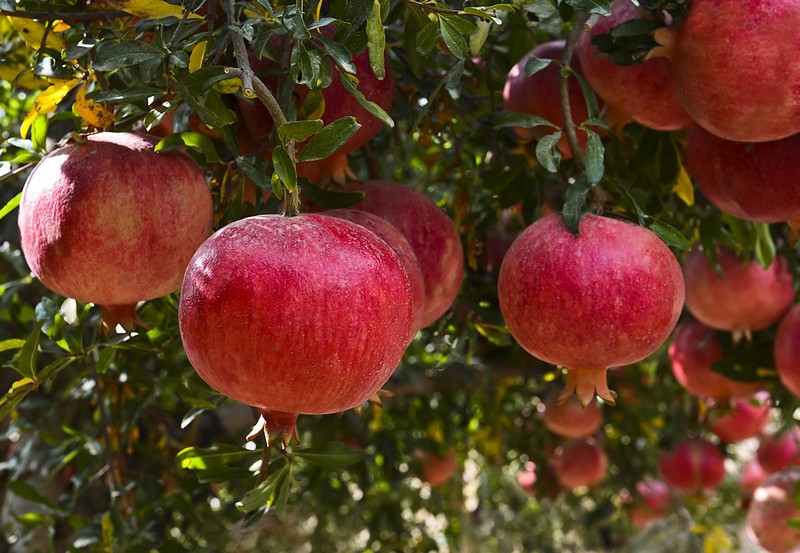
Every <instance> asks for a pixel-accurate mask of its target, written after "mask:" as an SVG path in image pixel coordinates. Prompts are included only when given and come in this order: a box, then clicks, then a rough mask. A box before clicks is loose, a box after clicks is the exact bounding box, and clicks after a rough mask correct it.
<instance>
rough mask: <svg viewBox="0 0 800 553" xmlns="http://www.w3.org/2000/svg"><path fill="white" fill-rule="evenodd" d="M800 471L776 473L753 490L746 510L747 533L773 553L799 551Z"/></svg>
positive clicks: (793, 552)
mask: <svg viewBox="0 0 800 553" xmlns="http://www.w3.org/2000/svg"><path fill="white" fill-rule="evenodd" d="M798 483H800V473H798V472H790V473H781V474H774V475H772V476H770V477H769V478H768V479H767V480H765V481H764V483H763V484H761V486H759V487H758V488H757V489H756V491H755V492H754V493H753V501H752V502H751V503H750V508H749V509H748V511H747V535H748V536H749V537H750V539H752V540H753V541H754V542H755V543H757V544H758V545H760V546H761V547H763V548H764V549H766V550H767V551H769V552H770V553H798V552H800V528H797V527H796V526H792V525H791V522H793V521H796V520H798V519H800V507H798V506H797V500H796V497H797V489H798Z"/></svg>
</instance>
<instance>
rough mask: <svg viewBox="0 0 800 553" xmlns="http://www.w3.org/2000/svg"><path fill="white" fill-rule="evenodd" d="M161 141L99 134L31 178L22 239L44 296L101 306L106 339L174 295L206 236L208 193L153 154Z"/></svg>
mask: <svg viewBox="0 0 800 553" xmlns="http://www.w3.org/2000/svg"><path fill="white" fill-rule="evenodd" d="M157 142H158V138H155V137H152V136H147V135H142V134H135V133H111V132H103V133H99V134H94V135H90V136H88V137H86V140H85V141H84V142H76V143H73V144H69V145H68V146H65V147H63V148H59V149H58V150H55V151H54V152H52V153H50V154H48V155H47V156H46V157H44V159H42V160H41V161H40V162H39V164H38V165H37V166H36V167H35V168H34V170H33V171H32V172H31V174H30V175H29V176H28V180H27V182H26V183H25V188H24V190H23V192H22V200H21V202H20V211H19V230H20V235H21V237H22V251H23V252H24V254H25V259H26V260H27V262H28V265H29V266H30V268H31V270H32V271H33V272H34V274H35V275H36V276H37V277H38V278H39V280H41V281H42V284H44V285H45V286H46V287H48V288H49V289H51V290H53V291H54V292H57V293H59V294H61V295H63V296H68V297H71V298H74V299H76V300H79V301H85V302H92V303H96V304H98V305H100V306H101V308H102V311H103V326H104V328H105V329H106V330H107V331H110V330H113V329H114V328H115V327H116V325H117V324H121V325H122V326H123V327H124V328H125V329H126V330H132V329H133V327H134V325H135V323H136V322H137V321H138V319H137V317H136V312H135V308H136V303H137V302H139V301H142V300H149V299H153V298H157V297H160V296H164V295H166V294H169V293H171V292H174V291H175V290H177V289H178V288H180V284H181V279H182V277H183V273H184V271H185V270H186V265H187V264H188V263H189V259H191V257H192V254H193V253H194V251H195V250H196V249H197V247H198V246H199V245H200V244H202V243H203V240H205V239H206V238H207V237H208V235H209V234H211V230H212V224H213V206H212V201H211V193H210V191H209V189H208V185H207V184H206V181H205V178H204V176H203V173H202V172H201V171H200V168H199V167H198V166H197V164H196V163H195V162H194V161H193V160H192V159H191V158H190V157H189V156H187V155H185V154H183V153H180V152H169V153H164V154H157V153H156V152H154V151H153V147H154V146H155V144H156V143H157Z"/></svg>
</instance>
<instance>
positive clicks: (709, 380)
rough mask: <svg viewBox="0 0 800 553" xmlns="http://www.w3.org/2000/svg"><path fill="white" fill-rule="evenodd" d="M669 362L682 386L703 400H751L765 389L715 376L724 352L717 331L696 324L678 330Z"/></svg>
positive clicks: (679, 327) (690, 321) (685, 324)
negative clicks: (749, 398)
mask: <svg viewBox="0 0 800 553" xmlns="http://www.w3.org/2000/svg"><path fill="white" fill-rule="evenodd" d="M669 358H670V363H671V365H672V372H673V374H674V375H675V378H676V379H677V380H678V382H680V384H681V386H683V387H684V388H686V390H688V391H689V392H690V393H692V394H695V395H697V396H700V397H708V398H714V399H718V400H723V399H728V398H732V397H743V396H750V395H753V394H754V393H756V392H757V391H759V390H760V389H761V388H762V386H763V384H762V383H760V382H738V381H736V380H731V379H730V378H728V377H726V376H724V375H722V374H720V373H718V372H714V370H713V369H712V367H713V366H714V364H715V363H717V362H718V361H719V360H721V359H722V348H721V347H720V345H719V342H718V341H717V337H716V336H715V335H714V331H712V330H711V329H709V328H708V327H706V326H704V325H703V324H701V323H698V322H697V321H692V320H686V321H683V322H681V323H680V324H679V325H678V326H677V327H676V328H675V333H674V334H673V337H672V343H671V344H670V346H669Z"/></svg>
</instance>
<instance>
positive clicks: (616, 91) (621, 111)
mask: <svg viewBox="0 0 800 553" xmlns="http://www.w3.org/2000/svg"><path fill="white" fill-rule="evenodd" d="M611 10H612V11H611V15H610V16H608V17H602V18H600V20H599V21H598V22H597V24H595V25H594V26H593V27H592V30H591V31H590V32H588V33H583V34H582V35H581V39H580V42H579V44H578V49H577V52H578V57H579V59H580V63H581V69H582V70H583V75H584V76H585V77H586V80H587V81H589V84H590V85H592V89H593V90H594V91H595V92H596V93H597V95H598V96H600V98H602V99H603V102H605V105H606V110H607V111H608V119H609V121H611V122H612V123H616V124H619V125H624V124H625V123H627V122H628V121H634V122H636V123H639V124H640V125H642V126H645V127H648V128H651V129H655V130H660V131H674V130H678V129H683V128H685V127H688V126H689V125H690V124H691V123H692V119H691V118H690V117H689V115H688V114H687V113H686V110H684V109H683V106H682V105H681V103H680V100H679V99H678V91H677V90H676V88H675V83H674V80H673V76H672V63H671V62H670V61H669V60H668V59H666V58H664V57H656V58H652V59H650V60H647V61H645V62H643V63H638V64H633V65H629V66H621V65H617V64H615V63H614V62H613V61H611V60H610V59H608V57H607V56H606V55H604V54H602V53H600V52H599V51H598V50H597V48H595V47H594V46H593V45H592V38H593V37H595V36H597V35H601V34H606V33H609V32H611V30H612V29H613V28H614V27H616V26H617V25H619V24H621V23H624V22H626V21H630V20H632V19H639V18H642V17H648V18H649V17H650V12H649V11H648V10H646V9H644V8H640V7H638V6H636V5H635V4H633V3H632V2H630V1H629V0H616V1H615V2H613V3H612V4H611Z"/></svg>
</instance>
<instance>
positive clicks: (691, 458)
mask: <svg viewBox="0 0 800 553" xmlns="http://www.w3.org/2000/svg"><path fill="white" fill-rule="evenodd" d="M658 468H659V470H660V471H661V477H662V478H663V479H664V481H666V482H667V484H669V485H670V486H672V487H673V488H675V489H677V490H680V491H682V492H684V493H692V494H693V493H700V492H710V491H712V490H714V489H716V488H717V487H718V486H719V485H720V484H721V483H722V481H723V480H724V479H725V457H724V456H723V455H722V453H721V452H720V450H719V449H718V448H717V447H716V446H715V445H713V444H711V443H709V442H707V441H705V440H701V439H692V440H690V439H686V440H681V441H679V442H678V443H677V444H675V448H674V449H673V450H672V451H669V452H664V453H662V454H661V456H660V457H659V459H658Z"/></svg>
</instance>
